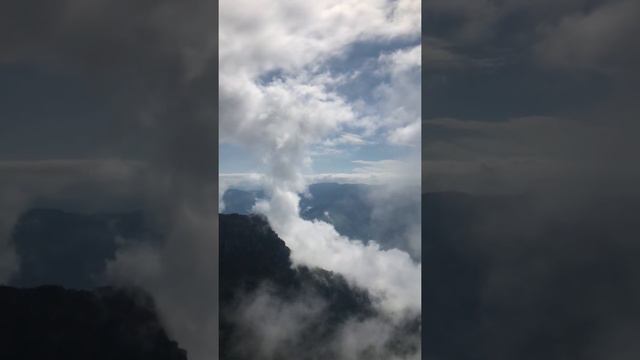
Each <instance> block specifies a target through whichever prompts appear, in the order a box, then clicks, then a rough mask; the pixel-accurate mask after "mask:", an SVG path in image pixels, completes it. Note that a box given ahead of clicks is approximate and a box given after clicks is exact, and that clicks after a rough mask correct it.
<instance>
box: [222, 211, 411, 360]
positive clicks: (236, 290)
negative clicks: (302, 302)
mask: <svg viewBox="0 0 640 360" xmlns="http://www.w3.org/2000/svg"><path fill="white" fill-rule="evenodd" d="M289 255H290V250H289V249H288V248H287V247H286V245H285V243H284V242H283V241H282V240H281V239H280V238H278V236H277V235H276V234H275V233H274V232H273V230H271V228H270V227H269V224H268V223H267V221H266V220H265V219H263V218H262V217H260V216H258V215H238V214H228V215H220V314H221V319H220V331H221V338H220V346H221V359H222V360H230V359H233V360H243V359H252V360H258V359H263V358H265V359H266V358H268V357H267V355H264V354H260V353H257V352H254V351H252V350H251V348H250V347H249V346H248V344H250V343H252V342H256V341H261V339H253V338H251V336H248V335H247V334H246V333H245V332H243V327H242V326H241V322H242V320H238V318H237V306H238V304H239V303H242V302H243V301H245V300H246V299H247V298H249V299H251V298H252V297H254V296H256V295H255V294H256V292H259V291H260V290H261V289H262V286H263V285H265V284H268V288H269V289H270V290H269V292H268V293H269V294H271V296H275V297H276V298H277V299H279V300H278V301H279V302H280V301H281V302H282V303H285V304H286V303H288V302H291V301H294V302H295V301H296V299H300V298H305V297H307V296H309V294H312V297H313V298H314V299H315V300H317V301H320V302H321V303H323V304H326V306H325V307H323V308H322V310H321V311H320V313H319V314H315V316H313V317H307V318H306V320H305V321H307V322H308V323H307V324H304V326H303V331H302V333H300V334H296V338H297V339H290V340H291V343H290V344H288V347H287V353H286V354H285V353H282V354H280V355H279V357H278V358H282V359H289V358H292V357H291V355H287V354H290V353H292V352H293V353H296V354H297V355H296V357H295V358H297V359H329V358H331V359H340V357H338V355H337V354H336V353H332V352H331V351H333V350H331V349H330V348H329V347H328V346H327V344H328V342H329V340H330V339H331V338H333V337H335V336H336V334H337V333H336V331H338V329H339V328H340V326H342V325H344V324H345V323H346V322H347V321H349V320H359V321H361V320H365V319H368V318H373V317H375V316H376V315H377V314H376V311H375V309H374V307H373V305H372V302H371V300H370V298H369V296H368V294H367V292H366V291H364V290H361V289H358V288H355V287H353V286H350V285H349V284H348V283H347V282H346V281H345V279H344V278H343V277H342V276H340V275H338V274H334V273H331V272H328V271H325V270H321V269H310V268H307V267H304V266H300V267H297V268H296V269H293V268H292V267H291V265H292V264H291V260H290V257H289ZM290 306H291V307H292V308H294V309H295V307H296V306H297V305H290ZM274 326H276V327H277V325H275V324H274ZM418 329H419V319H416V321H415V322H411V323H408V324H405V325H404V326H403V327H401V328H398V329H396V331H397V334H396V336H395V337H393V338H392V340H391V341H389V343H388V344H383V345H384V346H386V347H388V348H389V351H396V353H401V352H402V351H407V347H408V346H409V345H407V344H405V343H404V342H403V341H404V340H405V337H406V336H405V335H406V334H407V332H413V334H416V331H419V330H418ZM273 331H274V332H276V333H277V332H279V331H283V330H279V329H276V328H274V329H273ZM394 347H395V348H394ZM394 349H395V350H394ZM301 354H304V355H301ZM262 356H264V357H262Z"/></svg>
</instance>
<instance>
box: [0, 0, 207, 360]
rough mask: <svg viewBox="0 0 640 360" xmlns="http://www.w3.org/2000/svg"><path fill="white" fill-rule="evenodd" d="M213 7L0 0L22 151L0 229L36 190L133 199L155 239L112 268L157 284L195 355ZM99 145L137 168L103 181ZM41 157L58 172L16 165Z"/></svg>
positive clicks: (9, 151) (14, 143)
mask: <svg viewBox="0 0 640 360" xmlns="http://www.w3.org/2000/svg"><path fill="white" fill-rule="evenodd" d="M216 19H217V3H216V2H212V1H199V0H193V1H180V2H178V1H146V0H143V1H135V2H130V1H102V0H95V1H71V0H68V1H64V0H59V1H32V2H22V1H5V2H2V4H1V5H0V24H1V25H0V39H1V40H0V76H2V78H4V79H9V80H11V84H15V91H11V89H10V86H11V85H10V84H8V83H7V82H4V83H3V85H2V86H0V92H1V93H2V94H3V97H2V99H3V100H1V101H2V102H3V105H6V106H3V107H2V109H3V110H2V112H1V113H0V117H1V121H2V128H3V131H2V135H0V138H1V139H2V140H3V145H2V160H4V161H7V162H12V161H16V160H20V161H23V163H21V165H20V166H16V165H15V164H14V165H7V166H3V169H2V182H3V184H5V183H10V184H12V185H11V186H9V185H7V186H3V192H2V199H1V200H2V204H3V209H2V210H3V219H7V220H3V221H4V222H7V224H4V223H3V224H2V231H3V233H5V232H6V231H5V230H6V229H5V228H9V229H10V227H11V226H12V225H11V223H12V220H11V219H15V218H16V216H17V215H18V214H19V212H21V211H23V210H24V209H26V208H28V207H29V206H31V205H32V204H33V202H34V201H35V200H37V199H39V198H42V197H46V198H47V199H48V200H47V201H49V203H50V204H52V203H53V204H56V201H57V204H58V205H59V206H62V205H60V204H67V205H68V203H69V202H76V203H92V206H93V208H96V207H97V208H100V207H102V208H103V209H105V208H106V209H109V208H112V207H116V208H117V207H118V206H123V205H122V202H124V203H126V202H129V203H132V202H133V203H136V202H137V206H138V207H139V208H143V209H144V210H145V211H146V212H147V213H149V214H150V215H151V216H152V217H153V218H154V219H155V221H154V223H155V224H156V226H157V227H158V230H159V232H160V233H162V234H165V235H166V236H165V239H164V241H163V246H162V247H161V248H159V249H143V250H140V249H129V248H126V247H125V248H123V249H121V250H120V251H119V253H118V255H119V256H118V257H117V258H116V260H115V261H114V262H113V263H112V264H110V269H111V270H112V273H111V275H112V276H113V277H114V281H131V280H132V279H133V281H138V283H137V285H140V286H142V287H143V288H145V289H146V290H147V291H149V292H150V293H151V294H152V295H153V296H154V298H155V300H156V302H157V304H158V307H159V308H160V311H161V315H162V317H163V320H164V321H165V323H166V325H167V327H168V329H169V331H170V333H171V334H172V335H173V336H174V337H175V338H176V339H177V340H178V341H179V342H180V343H181V345H182V346H184V347H185V348H186V349H187V350H188V351H189V355H190V358H193V359H205V358H207V359H208V358H211V356H212V355H211V354H216V353H217V243H216V235H217V210H216V209H217V208H216V207H217V198H216V196H217V189H216V188H217V175H216V171H217V136H218V135H217V86H218V85H217V21H216ZM5 140H6V141H5ZM58 159H62V160H64V161H62V163H61V161H59V160H58ZM103 159H111V160H110V161H111V163H119V164H122V167H123V169H124V170H122V171H123V172H125V173H128V172H132V173H134V175H132V176H123V177H122V179H120V180H118V181H110V180H109V179H110V177H108V176H101V175H100V174H102V173H101V170H100V169H102V167H101V166H103V165H100V164H103V161H102V160H103ZM45 160H46V161H45ZM45 163H46V167H48V168H49V170H48V171H50V172H54V173H55V174H56V175H55V176H52V175H49V174H48V173H47V175H46V176H43V173H42V172H38V171H36V172H35V173H34V172H33V171H31V172H30V171H25V169H26V168H30V167H42V166H44V165H43V164H45ZM73 163H75V164H81V165H79V166H80V167H81V168H83V169H84V170H82V171H81V174H82V176H78V174H77V172H76V171H75V170H73V169H75V167H74V166H76V165H73V166H71V165H68V164H73ZM5 165H6V164H5ZM131 166H133V168H134V169H135V170H131V169H129V167H131ZM116 170H117V169H116ZM116 174H117V171H116ZM27 184H31V185H27ZM82 184H84V185H82ZM80 185H82V186H80ZM70 189H74V190H77V191H71V190H70ZM89 189H90V190H89ZM85 193H86V194H85ZM114 193H115V194H120V196H114V197H111V196H105V194H114ZM70 198H71V199H73V198H77V199H75V200H73V201H71V200H70ZM114 199H122V202H120V201H119V200H114ZM119 202H120V203H119ZM115 203H119V204H115ZM5 225H6V226H5ZM3 238H4V239H6V237H3ZM2 244H7V245H3V246H2V255H3V256H2V258H3V261H2V265H3V270H2V271H3V272H6V271H5V269H4V264H5V261H4V258H5V257H6V258H7V259H8V260H7V262H6V263H11V262H13V263H14V264H15V263H17V262H18V261H19V259H11V257H12V255H11V254H12V252H11V251H10V248H11V244H10V242H8V241H7V240H3V242H2ZM5 249H7V250H6V251H5ZM141 251H142V255H141V257H140V259H156V260H158V263H159V266H158V267H155V268H154V267H152V269H154V271H153V272H152V273H149V272H148V271H147V270H148V269H149V268H150V267H149V266H147V265H148V264H144V263H133V264H131V263H130V262H128V261H127V260H128V259H131V258H132V256H135V255H140V254H141ZM145 251H147V252H145Z"/></svg>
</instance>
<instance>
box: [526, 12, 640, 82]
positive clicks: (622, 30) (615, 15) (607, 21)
mask: <svg viewBox="0 0 640 360" xmlns="http://www.w3.org/2000/svg"><path fill="white" fill-rule="evenodd" d="M638 14H640V5H638V3H637V2H636V1H626V0H625V1H612V2H608V3H604V4H603V5H601V6H598V7H596V8H594V9H592V10H590V11H586V12H576V13H572V14H569V15H567V16H565V17H563V18H562V19H561V20H560V21H559V22H557V23H555V24H552V25H547V26H543V27H542V28H541V30H540V33H541V39H540V40H539V42H538V43H537V44H535V47H534V50H535V52H536V54H537V56H538V57H539V58H540V60H541V61H542V62H543V63H545V64H547V65H550V66H555V67H563V68H565V69H566V68H574V69H575V68H576V67H579V68H580V67H582V68H592V69H600V70H602V71H613V70H616V68H619V67H621V66H622V67H623V68H628V67H629V66H635V64H637V62H638V57H639V55H640V53H638V52H637V51H635V50H634V48H635V47H634V46H633V45H632V44H633V43H634V42H633V41H634V40H633V36H632V34H634V33H636V32H637V31H638V30H639V28H638V22H637V16H638Z"/></svg>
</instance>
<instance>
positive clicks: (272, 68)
mask: <svg viewBox="0 0 640 360" xmlns="http://www.w3.org/2000/svg"><path fill="white" fill-rule="evenodd" d="M222 4H223V8H222V9H223V10H221V36H220V41H221V46H220V49H221V54H220V57H221V74H222V75H221V107H222V108H221V111H222V114H223V116H222V120H221V132H220V165H219V166H220V173H221V174H223V175H224V174H238V173H263V172H267V171H269V169H266V168H265V161H264V159H262V158H261V157H260V156H259V155H258V156H256V154H255V151H253V150H252V149H251V145H250V144H249V141H247V140H248V139H246V138H243V134H242V132H243V131H244V130H243V129H242V127H243V126H250V125H249V124H248V123H249V122H250V121H252V120H253V119H257V118H259V117H261V116H262V117H263V118H262V119H259V120H257V121H256V123H255V124H253V125H251V126H256V127H259V128H262V129H263V130H264V131H265V135H264V136H265V137H266V136H269V135H268V132H269V131H270V130H273V131H282V132H286V131H296V126H297V125H296V124H295V123H294V122H291V123H290V124H288V125H282V126H283V127H288V128H287V129H285V128H282V129H276V128H275V127H276V124H277V122H278V121H281V122H283V123H284V121H285V120H284V117H292V116H299V117H300V118H305V120H300V121H301V122H302V121H308V122H315V123H317V124H318V126H317V128H316V129H312V131H313V132H314V133H313V138H310V139H305V141H307V142H308V144H306V146H307V147H308V152H307V154H305V157H306V158H305V159H304V161H305V162H307V164H306V165H305V168H304V169H303V170H304V172H305V173H306V174H337V173H353V172H355V171H357V170H362V167H361V166H359V164H358V161H384V160H405V159H406V158H408V157H411V156H413V155H415V154H419V151H418V150H417V149H418V148H419V145H420V96H419V94H420V61H421V59H420V55H421V51H420V49H421V48H420V16H419V15H420V13H419V9H420V4H419V3H418V2H415V1H413V2H411V1H400V2H399V3H398V5H396V2H391V3H390V4H387V3H386V2H382V1H370V2H366V3H365V4H361V5H358V4H355V3H351V2H347V3H334V2H331V1H327V2H322V3H321V4H318V5H307V4H305V5H302V4H297V3H286V2H283V3H279V2H277V3H275V4H273V5H270V6H269V8H270V10H269V12H270V14H269V15H270V16H265V14H259V13H258V12H255V13H254V11H251V10H250V6H248V7H247V8H242V10H240V9H229V7H226V6H224V3H222ZM396 6H397V8H398V10H397V11H396V13H394V14H393V15H392V16H393V17H392V18H391V19H386V18H385V12H388V11H392V8H394V7H396ZM303 19H304V20H303ZM365 19H366V22H365ZM241 21H245V22H253V23H254V25H252V26H248V25H246V24H245V23H242V22H241ZM302 21H304V22H302ZM240 78H243V80H244V81H250V82H251V83H252V84H251V85H252V86H253V88H252V89H249V88H247V89H239V88H238V87H239V86H240V84H236V85H229V84H227V82H228V81H229V82H230V81H234V82H237V81H239V80H238V79H240ZM234 86H235V87H236V88H233V87H234ZM303 86H312V87H313V88H311V87H309V88H306V89H305V88H303ZM242 90H244V91H246V92H247V93H246V94H245V96H252V97H257V96H260V95H259V92H263V94H264V96H265V97H266V96H271V97H272V99H260V100H259V99H254V101H253V102H252V103H249V101H247V104H242V106H245V108H244V109H243V110H244V112H243V113H242V115H240V114H228V112H229V111H231V110H232V109H233V110H235V111H240V110H236V109H237V108H235V107H232V106H231V105H227V104H228V103H229V102H231V101H235V100H234V99H233V98H232V97H233V96H237V95H236V94H235V93H233V92H234V91H235V92H240V91H242ZM285 92H286V93H285ZM250 94H251V95H250ZM280 96H282V97H280ZM284 96H290V98H284ZM307 96H309V98H305V97H307ZM276 97H278V98H277V100H275V99H276ZM312 97H313V98H312ZM267 100H269V101H271V102H272V103H268V101H267ZM277 102H280V103H277ZM285 104H286V105H285ZM235 105H236V106H239V105H240V104H235ZM324 105H326V106H324ZM225 106H226V107H228V108H229V110H226V109H225ZM282 106H289V108H288V109H285V108H280V109H278V108H277V107H282ZM285 110H288V111H289V113H288V114H284V112H285ZM294 111H300V112H301V113H300V114H299V115H298V114H294ZM245 112H246V114H245ZM250 112H251V113H250ZM281 113H282V114H281ZM242 116H246V118H242ZM276 116H280V117H283V119H282V120H280V119H273V118H272V117H276ZM306 119H308V120H306ZM255 130H258V129H255ZM302 131H304V130H302ZM254 141H255V140H254Z"/></svg>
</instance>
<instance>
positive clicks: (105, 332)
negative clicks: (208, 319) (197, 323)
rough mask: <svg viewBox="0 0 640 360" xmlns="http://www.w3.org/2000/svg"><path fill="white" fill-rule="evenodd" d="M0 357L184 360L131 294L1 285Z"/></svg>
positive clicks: (142, 298) (143, 302)
mask: <svg viewBox="0 0 640 360" xmlns="http://www.w3.org/2000/svg"><path fill="white" fill-rule="evenodd" d="M0 358H1V359H11V360H41V359H65V360H76V359H77V360H86V359H92V360H113V359H120V360H186V359H187V356H186V352H185V351H184V350H182V349H180V348H179V347H178V345H177V344H176V342H174V341H172V340H170V339H169V338H168V336H167V334H166V333H165V332H164V330H163V329H162V326H161V325H160V322H159V320H158V318H157V315H156V312H155V308H154V305H153V302H152V301H151V299H150V298H149V297H148V296H147V295H145V294H143V293H141V292H139V291H136V290H133V289H126V290H124V289H114V288H99V289H96V290H93V291H86V290H68V289H64V288H61V287H56V286H44V287H38V288H31V289H20V288H12V287H6V286H0Z"/></svg>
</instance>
